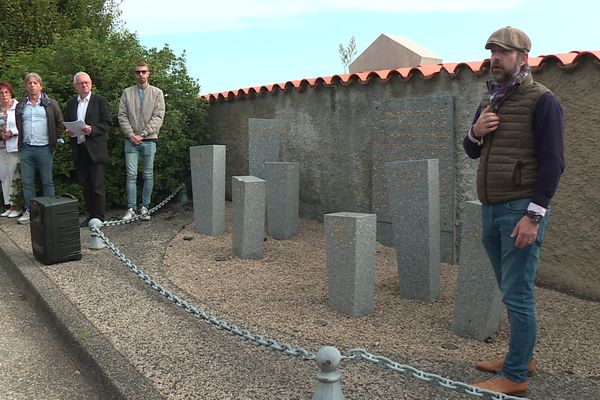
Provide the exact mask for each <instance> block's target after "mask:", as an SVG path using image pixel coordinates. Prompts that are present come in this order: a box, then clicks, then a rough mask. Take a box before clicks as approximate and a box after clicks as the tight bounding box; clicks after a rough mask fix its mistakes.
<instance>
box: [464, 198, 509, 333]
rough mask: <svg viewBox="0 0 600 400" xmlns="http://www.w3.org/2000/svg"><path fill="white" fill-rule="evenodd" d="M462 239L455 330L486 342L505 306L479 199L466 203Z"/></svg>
mask: <svg viewBox="0 0 600 400" xmlns="http://www.w3.org/2000/svg"><path fill="white" fill-rule="evenodd" d="M461 238H462V239H461V243H460V257H459V269H458V284H457V289H456V300H455V302H454V323H453V331H454V333H455V334H457V335H459V336H463V337H468V338H472V339H476V340H482V341H483V340H485V339H486V338H488V337H490V336H491V335H493V334H494V333H495V332H496V330H497V329H498V326H499V325H500V319H501V316H502V309H503V306H502V296H501V294H500V290H499V289H498V284H497V283H496V277H495V275H494V272H493V270H492V265H491V264H490V261H489V258H488V256H487V253H486V251H485V249H484V247H483V244H482V243H481V203H480V202H479V201H468V202H467V203H466V204H465V209H464V211H463V226H462V236H461Z"/></svg>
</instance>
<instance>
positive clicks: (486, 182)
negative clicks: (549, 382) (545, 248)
mask: <svg viewBox="0 0 600 400" xmlns="http://www.w3.org/2000/svg"><path fill="white" fill-rule="evenodd" d="M485 48H486V49H488V50H490V51H491V58H490V71H491V77H492V80H491V81H489V82H488V91H489V95H488V96H486V97H485V98H484V99H483V100H482V101H481V103H480V105H479V107H478V109H477V112H476V113H475V118H474V119H473V123H472V125H471V127H470V129H469V132H468V134H467V136H466V137H465V139H464V141H463V147H464V149H465V152H466V153H467V155H468V156H469V157H470V158H473V159H479V166H478V169H477V182H476V186H477V196H478V197H479V200H480V201H481V203H482V209H481V225H482V243H483V245H484V247H485V250H486V252H487V255H488V257H489V259H490V263H491V265H492V268H493V271H494V274H495V277H496V280H497V283H498V287H499V288H500V292H501V294H502V302H503V303H504V304H505V306H506V309H507V312H508V322H509V325H510V339H509V344H508V352H507V353H506V355H505V357H502V358H498V359H495V360H486V361H480V362H477V363H476V364H475V366H476V368H478V369H480V370H483V371H487V372H492V373H496V374H497V375H496V376H495V377H494V378H492V379H489V380H486V381H484V382H481V383H478V384H475V385H474V386H475V387H477V388H480V389H486V390H491V391H494V392H500V393H504V394H508V395H513V396H522V395H526V394H527V391H528V389H529V384H528V382H527V377H528V376H531V374H533V373H534V372H535V369H536V367H537V363H536V361H535V360H534V359H533V350H534V346H535V340H536V315H535V274H536V269H537V264H538V259H539V255H540V248H541V246H542V238H543V235H544V229H545V227H546V223H547V222H548V217H549V214H550V200H551V199H552V196H553V195H554V193H555V192H556V189H557V187H558V182H559V180H560V176H561V174H562V172H563V170H564V167H565V164H564V157H563V113H562V108H561V106H560V103H559V101H558V99H557V98H556V96H555V95H554V94H553V93H552V92H551V91H550V90H549V89H548V88H546V87H545V86H543V85H541V84H539V83H537V82H535V81H534V80H533V78H532V76H531V70H530V69H529V66H528V64H527V60H528V54H529V50H530V49H531V41H530V40H529V37H528V36H527V34H525V32H523V31H521V30H519V29H516V28H512V27H506V28H502V29H499V30H497V31H496V32H494V33H493V34H492V35H491V36H490V38H489V39H488V41H487V42H486V44H485Z"/></svg>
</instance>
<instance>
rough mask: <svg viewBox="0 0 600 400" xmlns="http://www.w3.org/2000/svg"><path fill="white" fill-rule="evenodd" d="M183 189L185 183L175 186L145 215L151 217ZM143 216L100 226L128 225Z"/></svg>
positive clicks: (108, 222) (104, 223)
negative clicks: (172, 190)
mask: <svg viewBox="0 0 600 400" xmlns="http://www.w3.org/2000/svg"><path fill="white" fill-rule="evenodd" d="M183 188H185V183H182V184H180V185H179V186H177V188H176V189H175V191H174V192H173V193H171V194H170V195H169V196H167V197H166V198H165V199H164V200H163V201H161V202H160V203H158V204H157V205H155V206H154V207H152V208H151V209H149V210H148V214H145V215H152V214H154V213H155V212H156V211H158V210H160V209H161V208H162V207H164V206H165V205H166V204H167V203H168V202H169V201H171V199H172V198H173V197H175V195H177V193H179V192H180V191H181V189H183ZM145 215H141V214H140V215H136V216H135V217H133V218H131V219H128V220H123V219H118V220H115V221H105V222H103V223H102V226H117V225H125V224H130V223H132V222H135V221H139V220H141V219H142V218H143V217H144V216H145Z"/></svg>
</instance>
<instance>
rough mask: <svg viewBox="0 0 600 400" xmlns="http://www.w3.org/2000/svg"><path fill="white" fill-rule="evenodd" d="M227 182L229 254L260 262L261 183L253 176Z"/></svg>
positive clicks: (263, 202) (263, 225)
mask: <svg viewBox="0 0 600 400" xmlns="http://www.w3.org/2000/svg"><path fill="white" fill-rule="evenodd" d="M231 180H232V185H231V200H232V205H231V208H232V210H231V219H232V235H231V237H232V240H233V253H234V254H235V255H236V256H238V257H240V258H252V259H260V258H263V255H264V247H265V246H264V239H265V181H264V180H262V179H259V178H257V177H255V176H232V177H231Z"/></svg>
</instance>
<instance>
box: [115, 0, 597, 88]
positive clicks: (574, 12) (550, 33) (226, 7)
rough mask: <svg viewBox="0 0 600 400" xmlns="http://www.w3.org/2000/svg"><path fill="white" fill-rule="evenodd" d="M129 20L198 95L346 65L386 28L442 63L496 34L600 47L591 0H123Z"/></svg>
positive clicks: (536, 50) (475, 55) (562, 46)
mask: <svg viewBox="0 0 600 400" xmlns="http://www.w3.org/2000/svg"><path fill="white" fill-rule="evenodd" d="M120 7H121V11H122V15H121V17H122V20H123V22H124V26H125V28H126V29H128V30H129V31H131V32H135V33H136V34H137V35H138V38H139V40H140V42H141V44H142V45H144V46H145V47H147V48H152V47H158V48H162V47H163V46H164V45H168V46H169V47H170V48H171V49H173V50H174V51H175V53H176V54H178V55H181V54H185V58H186V65H187V68H188V73H189V74H190V76H191V77H192V78H194V79H196V80H197V81H198V83H199V84H200V94H203V95H204V94H212V93H220V92H225V91H229V90H237V89H245V88H249V87H256V86H263V85H270V84H275V83H285V82H287V81H294V80H301V79H305V78H317V77H324V76H332V75H338V74H343V73H345V70H344V65H343V64H342V62H341V60H340V55H339V52H338V49H339V46H340V44H342V45H343V46H347V45H348V43H349V41H350V39H351V38H352V37H353V36H354V38H355V40H356V50H357V54H356V56H355V57H354V59H356V57H358V56H359V55H360V54H361V53H362V52H363V51H364V50H365V49H366V48H367V47H368V46H369V45H370V44H371V43H373V41H375V39H377V38H378V37H379V36H380V35H381V34H382V33H385V34H393V35H398V36H402V37H404V38H407V39H409V40H410V41H412V42H414V43H416V44H417V45H419V46H421V47H423V48H425V49H427V50H428V51H429V52H431V53H433V54H435V55H437V56H438V57H439V58H441V59H442V62H443V63H454V62H470V61H481V60H484V59H486V58H489V51H488V50H485V49H484V46H485V42H486V40H487V38H488V37H489V36H490V34H491V33H492V32H493V31H495V30H497V29H499V28H502V27H504V26H513V27H516V28H519V29H522V30H524V31H525V32H527V34H528V35H529V37H530V38H531V41H532V48H531V51H530V55H531V56H540V55H549V54H561V53H568V52H570V51H576V50H579V51H580V50H600V30H598V29H597V24H598V22H597V21H598V18H597V16H598V15H599V11H600V2H597V1H591V0H590V1H586V0H571V1H565V0H563V1H556V0H504V1H485V0H413V1H410V0H408V1H407V0H221V1H211V2H204V1H197V0H196V1H194V0H187V1H186V0H167V1H165V0H160V1H159V0H143V1H142V0H122V2H121V5H120Z"/></svg>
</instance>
